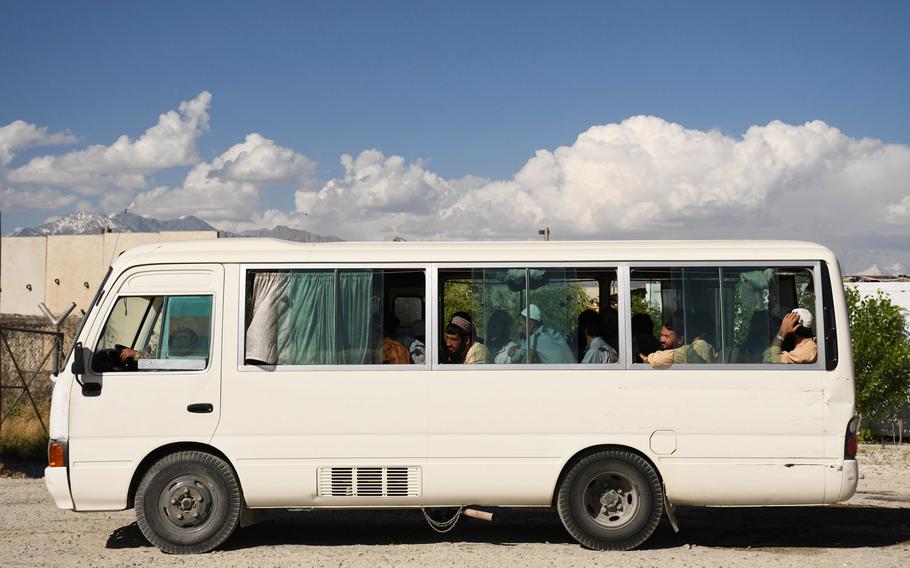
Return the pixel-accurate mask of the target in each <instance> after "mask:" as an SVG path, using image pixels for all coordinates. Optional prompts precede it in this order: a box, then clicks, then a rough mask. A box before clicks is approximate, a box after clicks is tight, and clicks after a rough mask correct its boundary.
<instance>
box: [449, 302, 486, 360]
mask: <svg viewBox="0 0 910 568" xmlns="http://www.w3.org/2000/svg"><path fill="white" fill-rule="evenodd" d="M445 336H446V355H447V361H446V362H448V363H454V364H465V365H475V364H478V363H486V362H487V359H489V352H488V351H487V348H486V347H484V345H483V343H480V342H477V341H474V324H473V322H472V321H471V316H470V314H468V313H467V312H455V313H454V314H453V315H452V320H451V321H450V322H449V325H447V326H446V329H445Z"/></svg>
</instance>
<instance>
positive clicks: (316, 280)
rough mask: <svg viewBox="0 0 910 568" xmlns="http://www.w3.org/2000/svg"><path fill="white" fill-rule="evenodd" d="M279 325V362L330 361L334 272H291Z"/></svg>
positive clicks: (333, 331) (298, 363)
mask: <svg viewBox="0 0 910 568" xmlns="http://www.w3.org/2000/svg"><path fill="white" fill-rule="evenodd" d="M287 302H288V306H287V311H286V312H285V317H284V318H282V319H281V322H280V323H279V327H278V364H280V365H331V364H332V363H333V353H334V347H335V345H334V344H335V341H334V339H335V327H334V325H335V272H334V271H333V270H306V271H301V272H293V273H291V275H290V281H289V282H288V287H287Z"/></svg>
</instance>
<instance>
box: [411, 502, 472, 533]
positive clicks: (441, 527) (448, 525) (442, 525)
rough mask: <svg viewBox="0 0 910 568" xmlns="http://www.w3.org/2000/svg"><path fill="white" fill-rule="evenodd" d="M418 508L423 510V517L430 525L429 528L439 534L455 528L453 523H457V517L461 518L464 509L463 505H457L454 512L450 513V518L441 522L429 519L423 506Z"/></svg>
mask: <svg viewBox="0 0 910 568" xmlns="http://www.w3.org/2000/svg"><path fill="white" fill-rule="evenodd" d="M420 510H421V512H423V518H425V519H426V520H427V524H429V525H430V528H431V529H433V530H434V531H436V532H438V533H440V534H444V533H447V532H449V531H450V530H452V529H454V528H455V525H456V524H457V523H458V519H460V518H461V513H462V511H463V510H464V505H462V506H461V507H458V510H457V511H455V514H454V515H452V518H451V519H449V520H448V521H441V522H440V521H434V520H433V519H431V518H430V515H429V514H428V513H427V510H426V509H424V508H423V507H421V508H420Z"/></svg>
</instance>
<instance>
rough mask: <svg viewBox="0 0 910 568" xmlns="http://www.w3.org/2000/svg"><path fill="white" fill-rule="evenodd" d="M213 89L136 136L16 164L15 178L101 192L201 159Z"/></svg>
mask: <svg viewBox="0 0 910 568" xmlns="http://www.w3.org/2000/svg"><path fill="white" fill-rule="evenodd" d="M211 101H212V95H211V93H209V92H207V91H203V92H201V93H199V95H198V96H196V98H194V99H192V100H190V101H184V102H182V103H180V107H179V109H178V110H176V111H173V110H172V111H169V112H166V113H164V114H162V115H160V116H159V117H158V123H157V124H155V126H152V127H151V128H149V129H148V130H146V131H145V133H144V134H142V136H140V137H139V138H137V139H136V140H132V139H130V137H129V136H127V135H125V134H124V135H122V136H120V137H119V138H118V139H117V140H116V141H114V143H113V144H111V145H110V146H104V145H100V144H98V145H93V146H89V147H88V148H85V149H82V150H76V151H73V152H68V153H66V154H62V155H59V156H39V157H36V158H33V159H32V160H31V161H29V162H28V163H27V164H25V165H23V166H21V167H19V168H15V169H13V170H11V171H10V172H9V174H8V176H7V179H8V180H9V181H10V182H13V183H19V184H36V185H46V186H53V187H66V188H71V189H74V190H76V191H79V192H81V193H85V194H89V195H91V194H97V193H100V192H101V191H103V190H104V189H106V188H109V187H111V186H113V187H117V188H121V189H136V188H141V187H144V186H145V185H146V178H145V176H146V175H148V174H151V173H153V172H155V171H158V170H161V169H164V168H169V167H173V166H185V165H190V164H194V163H196V162H198V161H199V160H198V157H197V155H196V138H197V137H198V136H199V134H200V133H201V132H202V131H204V130H206V129H207V128H208V121H209V115H208V107H209V104H210V103H211Z"/></svg>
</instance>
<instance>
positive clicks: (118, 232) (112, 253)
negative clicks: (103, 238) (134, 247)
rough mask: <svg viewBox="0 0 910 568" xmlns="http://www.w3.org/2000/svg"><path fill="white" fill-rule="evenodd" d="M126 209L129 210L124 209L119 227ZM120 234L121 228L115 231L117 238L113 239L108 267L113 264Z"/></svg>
mask: <svg viewBox="0 0 910 568" xmlns="http://www.w3.org/2000/svg"><path fill="white" fill-rule="evenodd" d="M127 209H129V207H127V208H126V209H124V210H123V213H121V214H120V224H121V225H122V224H123V216H124V215H126V211H127ZM108 232H110V227H108ZM122 232H123V227H122V226H121V227H120V230H119V231H117V238H116V239H114V248H113V249H112V250H111V258H109V259H108V261H107V265H108V266H110V265H111V263H112V262H114V256H115V255H116V254H117V245H118V244H120V233H122ZM102 254H104V253H102Z"/></svg>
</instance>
